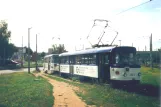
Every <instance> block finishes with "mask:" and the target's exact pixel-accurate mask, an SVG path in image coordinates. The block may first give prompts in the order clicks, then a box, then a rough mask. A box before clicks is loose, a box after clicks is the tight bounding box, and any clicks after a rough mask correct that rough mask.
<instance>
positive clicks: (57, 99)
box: [36, 73, 87, 107]
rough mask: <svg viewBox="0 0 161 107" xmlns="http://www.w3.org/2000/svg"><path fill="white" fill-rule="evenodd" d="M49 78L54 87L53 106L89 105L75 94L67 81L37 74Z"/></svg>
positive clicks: (74, 106) (81, 106)
mask: <svg viewBox="0 0 161 107" xmlns="http://www.w3.org/2000/svg"><path fill="white" fill-rule="evenodd" d="M36 75H39V76H42V77H43V78H45V79H47V80H48V81H49V83H51V84H52V85H53V86H54V88H53V96H54V105H53V107H86V106H87V105H86V104H85V103H84V102H83V101H82V100H81V99H80V98H79V97H78V96H77V95H76V94H75V92H74V90H73V87H72V86H70V85H69V84H67V83H65V82H59V81H56V80H53V79H51V78H49V77H47V76H45V75H43V74H41V73H39V74H36Z"/></svg>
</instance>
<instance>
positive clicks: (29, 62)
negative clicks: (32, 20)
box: [28, 28, 31, 73]
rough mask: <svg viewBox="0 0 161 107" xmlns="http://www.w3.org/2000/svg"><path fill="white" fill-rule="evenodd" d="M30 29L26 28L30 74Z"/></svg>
mask: <svg viewBox="0 0 161 107" xmlns="http://www.w3.org/2000/svg"><path fill="white" fill-rule="evenodd" d="M30 29H31V28H28V73H30Z"/></svg>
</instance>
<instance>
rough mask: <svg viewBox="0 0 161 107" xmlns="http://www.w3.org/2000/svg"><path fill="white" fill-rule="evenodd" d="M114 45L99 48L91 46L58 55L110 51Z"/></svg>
mask: <svg viewBox="0 0 161 107" xmlns="http://www.w3.org/2000/svg"><path fill="white" fill-rule="evenodd" d="M115 47H116V46H111V47H101V48H93V49H87V50H81V51H74V52H65V53H62V54H60V55H59V56H69V55H81V54H92V53H102V52H111V51H112V49H114V48H115Z"/></svg>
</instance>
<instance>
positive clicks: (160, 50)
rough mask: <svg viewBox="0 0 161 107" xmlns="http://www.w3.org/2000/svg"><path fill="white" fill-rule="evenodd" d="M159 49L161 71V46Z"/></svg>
mask: <svg viewBox="0 0 161 107" xmlns="http://www.w3.org/2000/svg"><path fill="white" fill-rule="evenodd" d="M158 51H159V57H160V58H159V59H160V65H159V68H160V72H161V48H160V49H158Z"/></svg>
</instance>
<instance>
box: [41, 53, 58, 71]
mask: <svg viewBox="0 0 161 107" xmlns="http://www.w3.org/2000/svg"><path fill="white" fill-rule="evenodd" d="M43 71H44V72H45V73H49V74H52V73H54V72H59V54H50V55H46V56H45V57H44V63H43Z"/></svg>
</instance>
